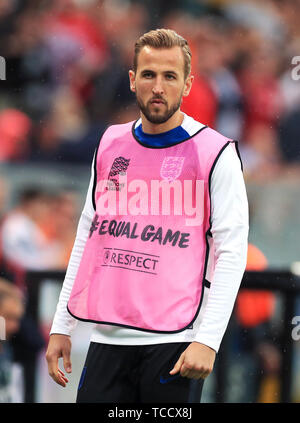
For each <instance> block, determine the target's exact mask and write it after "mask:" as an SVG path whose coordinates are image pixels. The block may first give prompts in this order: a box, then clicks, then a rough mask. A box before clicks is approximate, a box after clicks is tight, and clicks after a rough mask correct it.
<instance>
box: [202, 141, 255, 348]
mask: <svg viewBox="0 0 300 423" xmlns="http://www.w3.org/2000/svg"><path fill="white" fill-rule="evenodd" d="M211 203H212V228H211V232H212V236H213V242H214V249H215V250H214V251H215V254H214V255H215V257H214V258H215V271H214V277H213V280H212V282H211V287H210V290H209V295H208V300H207V304H206V308H205V312H204V315H203V319H202V322H201V325H200V327H199V330H198V332H197V334H196V337H195V341H197V342H201V343H203V344H205V345H208V346H209V347H211V348H213V349H214V350H216V351H218V349H219V346H220V343H221V340H222V338H223V335H224V333H225V330H226V327H227V325H228V321H229V318H230V316H231V313H232V310H233V306H234V302H235V299H236V296H237V292H238V289H239V286H240V283H241V280H242V277H243V274H244V271H245V267H246V261H247V248H248V231H249V223H248V219H249V218H248V201H247V195H246V188H245V183H244V179H243V174H242V170H241V164H240V160H239V158H238V156H237V154H236V153H235V151H234V150H233V148H231V146H230V145H229V146H228V147H226V149H225V150H224V152H223V153H222V154H221V156H220V158H219V161H218V162H217V165H216V167H215V169H214V172H213V174H212V180H211Z"/></svg>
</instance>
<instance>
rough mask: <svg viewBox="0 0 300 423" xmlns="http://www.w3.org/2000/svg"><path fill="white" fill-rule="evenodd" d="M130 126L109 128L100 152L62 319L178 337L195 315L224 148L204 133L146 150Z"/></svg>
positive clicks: (223, 140)
mask: <svg viewBox="0 0 300 423" xmlns="http://www.w3.org/2000/svg"><path fill="white" fill-rule="evenodd" d="M133 125H134V123H133V122H129V123H127V124H123V125H114V126H111V127H110V128H108V129H107V131H106V132H105V133H104V135H103V137H102V139H101V142H100V144H99V148H98V152H97V154H96V158H95V159H96V174H95V178H96V187H95V192H94V199H93V200H94V204H95V215H94V219H93V222H92V224H91V228H90V233H89V237H88V239H87V242H86V245H85V249H84V252H83V256H82V259H81V263H80V266H79V269H78V272H77V276H76V279H75V282H74V286H73V289H72V292H71V295H70V299H69V302H68V310H69V312H70V314H71V315H72V316H74V317H76V318H77V319H79V320H84V321H91V322H95V323H106V324H110V325H118V326H124V327H130V328H134V329H139V330H144V331H152V332H166V333H171V332H179V331H182V330H184V329H186V328H187V327H188V326H190V325H191V324H192V323H193V321H194V320H195V318H196V317H197V315H198V313H199V310H200V306H201V302H202V295H203V289H204V279H205V274H206V267H207V260H208V253H209V251H208V236H210V226H211V221H210V218H211V204H210V186H209V185H210V177H211V173H212V171H213V168H214V165H215V163H216V161H217V159H218V157H219V155H220V153H221V152H222V151H223V149H224V148H225V147H226V145H227V144H228V143H230V142H232V141H231V140H228V139H226V138H225V137H223V136H222V135H220V134H219V133H218V132H216V131H214V130H212V129H210V128H208V127H204V128H202V130H200V131H199V132H198V133H197V134H196V135H194V136H193V137H191V138H189V139H187V140H185V141H182V142H179V143H177V144H176V145H173V146H169V147H163V148H159V147H158V148H149V147H146V146H144V145H142V144H141V143H140V142H138V141H137V140H136V139H135V137H134V135H133V132H132V128H133Z"/></svg>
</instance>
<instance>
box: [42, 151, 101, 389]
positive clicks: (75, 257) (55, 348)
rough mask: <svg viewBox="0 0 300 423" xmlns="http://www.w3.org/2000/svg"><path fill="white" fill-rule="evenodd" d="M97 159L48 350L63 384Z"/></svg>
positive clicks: (69, 367)
mask: <svg viewBox="0 0 300 423" xmlns="http://www.w3.org/2000/svg"><path fill="white" fill-rule="evenodd" d="M94 160H95V157H94V159H93V163H92V170H91V179H90V183H89V188H88V192H87V196H86V200H85V205H84V208H83V210H82V213H81V217H80V219H79V223H78V227H77V233H76V238H75V242H74V245H73V249H72V252H71V256H70V260H69V263H68V268H67V271H66V276H65V279H64V283H63V286H62V290H61V292H60V296H59V301H58V304H57V307H56V313H55V316H54V319H53V323H52V328H51V331H50V339H49V344H48V348H47V352H46V360H47V363H48V372H49V375H50V376H51V377H52V379H53V380H54V381H55V382H56V383H58V384H59V385H61V386H63V387H65V386H66V383H68V379H67V378H66V377H65V375H64V373H63V372H62V371H61V370H60V369H59V367H58V359H59V358H61V357H62V358H63V365H64V369H65V371H66V372H67V373H71V371H72V363H71V358H70V357H71V338H70V336H71V333H72V331H73V330H74V329H75V327H76V325H77V323H78V320H76V319H75V318H74V317H72V316H71V315H70V314H69V313H68V311H67V303H68V300H69V297H70V294H71V291H72V287H73V284H74V280H75V277H76V274H77V271H78V267H79V264H80V260H81V257H82V254H83V250H84V246H85V243H86V241H87V238H88V235H89V229H90V226H91V222H92V219H93V215H94V207H93V201H92V195H93V184H94Z"/></svg>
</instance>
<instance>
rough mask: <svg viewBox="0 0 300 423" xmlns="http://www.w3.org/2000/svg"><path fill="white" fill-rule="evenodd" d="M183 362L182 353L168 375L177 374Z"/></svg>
mask: <svg viewBox="0 0 300 423" xmlns="http://www.w3.org/2000/svg"><path fill="white" fill-rule="evenodd" d="M183 362H184V353H182V354H181V355H180V357H179V359H178V360H177V362H176V364H175V366H174V367H173V369H172V370H171V371H170V372H169V373H170V375H175V374H176V373H178V372H179V370H180V368H181V365H182V363H183Z"/></svg>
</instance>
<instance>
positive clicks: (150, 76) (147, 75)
mask: <svg viewBox="0 0 300 423" xmlns="http://www.w3.org/2000/svg"><path fill="white" fill-rule="evenodd" d="M152 76H153V75H152V73H150V72H148V73H144V74H143V77H144V78H152Z"/></svg>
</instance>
